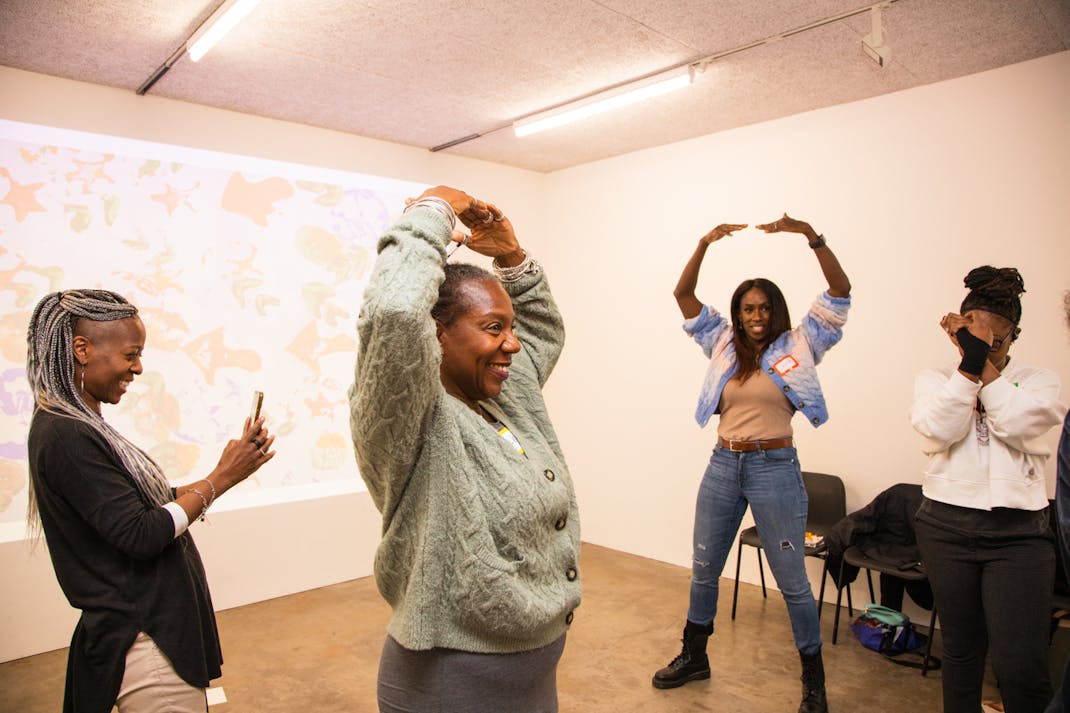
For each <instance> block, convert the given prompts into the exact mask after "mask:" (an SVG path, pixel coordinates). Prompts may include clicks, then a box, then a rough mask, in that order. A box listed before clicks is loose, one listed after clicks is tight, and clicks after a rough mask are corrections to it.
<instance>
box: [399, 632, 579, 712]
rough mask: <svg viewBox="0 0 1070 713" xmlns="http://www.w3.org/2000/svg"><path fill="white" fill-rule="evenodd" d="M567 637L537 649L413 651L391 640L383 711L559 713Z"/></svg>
mask: <svg viewBox="0 0 1070 713" xmlns="http://www.w3.org/2000/svg"><path fill="white" fill-rule="evenodd" d="M564 649H565V637H564V636H563V635H562V636H561V638H559V639H558V640H557V641H554V642H553V643H551V644H548V645H546V646H543V647H542V648H539V649H533V650H532V651H520V652H518V653H514V654H474V653H469V652H467V651H456V650H454V649H431V650H430V651H410V650H409V649H406V648H405V647H403V646H401V644H399V643H398V642H396V641H394V639H393V638H391V637H390V636H387V637H386V641H385V642H384V643H383V654H382V657H381V658H380V660H379V713H502V711H509V712H510V713H557V662H558V660H560V658H561V653H562V652H563V651H564Z"/></svg>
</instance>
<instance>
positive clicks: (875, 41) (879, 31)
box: [862, 5, 892, 67]
mask: <svg viewBox="0 0 1070 713" xmlns="http://www.w3.org/2000/svg"><path fill="white" fill-rule="evenodd" d="M869 16H870V19H871V20H872V25H871V27H872V31H871V32H870V33H869V34H868V35H866V36H865V37H863V38H862V51H863V52H865V53H866V55H867V56H868V57H869V58H870V59H872V60H873V61H874V62H876V63H877V64H878V65H880V66H881V67H883V66H885V65H886V64H888V63H889V62H891V61H892V48H891V47H889V46H888V45H886V44H884V25H883V24H882V23H881V7H880V5H874V6H873V7H871V8H870V10H869Z"/></svg>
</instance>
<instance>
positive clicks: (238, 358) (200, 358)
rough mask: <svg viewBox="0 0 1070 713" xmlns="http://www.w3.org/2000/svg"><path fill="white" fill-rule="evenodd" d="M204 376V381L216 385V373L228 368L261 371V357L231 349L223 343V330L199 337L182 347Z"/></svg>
mask: <svg viewBox="0 0 1070 713" xmlns="http://www.w3.org/2000/svg"><path fill="white" fill-rule="evenodd" d="M182 351H184V352H186V354H187V355H189V358H190V359H192V360H193V363H194V364H196V365H197V367H198V368H199V369H200V370H201V373H203V374H204V380H205V381H207V382H208V383H209V384H214V383H215V375H216V372H217V371H218V370H220V369H223V368H226V367H234V368H237V369H245V370H246V371H260V364H261V362H260V355H259V354H257V353H256V352H255V351H253V350H251V349H229V348H228V347H227V346H226V345H225V344H224V343H223V328H222V327H220V328H219V329H216V330H215V331H212V332H209V333H207V334H204V335H201V336H200V337H197V338H196V339H194V340H193V341H192V342H190V343H189V344H187V345H186V346H184V347H182Z"/></svg>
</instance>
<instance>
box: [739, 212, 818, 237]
mask: <svg viewBox="0 0 1070 713" xmlns="http://www.w3.org/2000/svg"><path fill="white" fill-rule="evenodd" d="M754 227H755V228H757V229H758V230H764V231H765V232H767V233H799V234H800V235H805V236H806V239H807V240H808V241H810V242H813V241H814V239H815V238H817V231H815V230H814V229H813V228H812V227H810V224H809V223H807V222H806V221H803V220H796V219H795V218H792V217H791V216H789V215H788V214H787V213H785V214H784V215H783V217H781V218H780V219H779V220H774V221H773V222H772V223H762V224H760V225H755V226H754Z"/></svg>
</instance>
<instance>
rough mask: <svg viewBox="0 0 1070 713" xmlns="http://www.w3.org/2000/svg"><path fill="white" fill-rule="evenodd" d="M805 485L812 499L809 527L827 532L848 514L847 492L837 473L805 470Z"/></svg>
mask: <svg viewBox="0 0 1070 713" xmlns="http://www.w3.org/2000/svg"><path fill="white" fill-rule="evenodd" d="M802 476H803V486H804V487H805V488H806V496H807V498H808V499H809V501H810V506H809V509H808V510H807V513H806V526H807V529H809V530H811V531H813V532H818V533H822V534H823V533H825V532H827V531H828V530H829V528H831V527H832V526H833V525H835V524H836V523H837V522H839V521H840V520H842V519H843V518H844V516H845V515H847V493H846V491H845V490H844V487H843V480H842V479H841V478H840V477H839V476H837V475H827V474H825V473H811V472H809V471H805V470H804V471H803V474H802Z"/></svg>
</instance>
